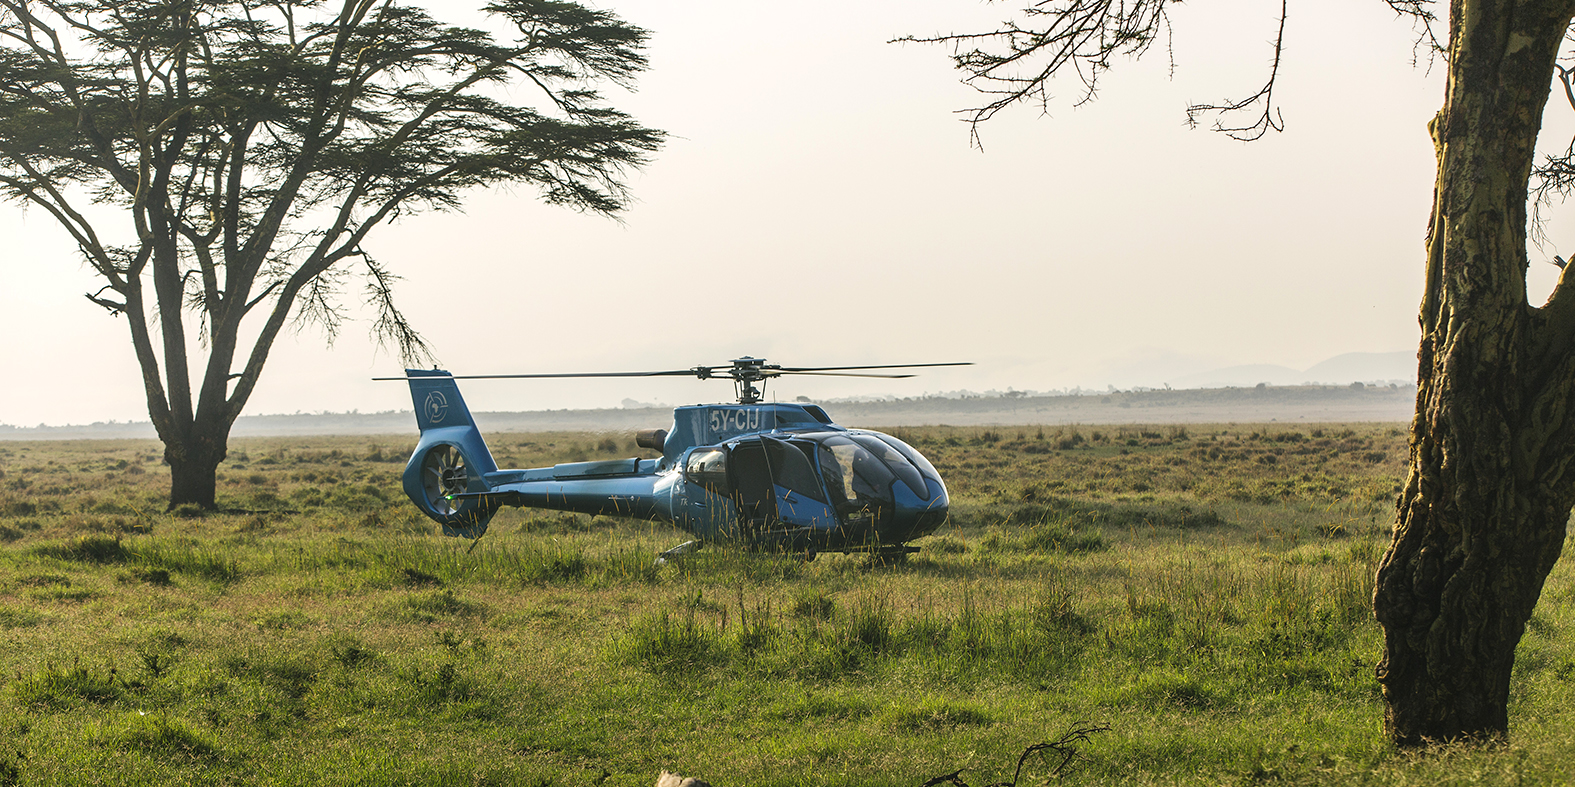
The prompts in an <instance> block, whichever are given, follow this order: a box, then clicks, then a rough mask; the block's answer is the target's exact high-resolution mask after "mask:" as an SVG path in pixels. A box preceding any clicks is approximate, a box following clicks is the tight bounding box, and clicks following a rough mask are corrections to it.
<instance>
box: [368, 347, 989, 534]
mask: <svg viewBox="0 0 1575 787" xmlns="http://www.w3.org/2000/svg"><path fill="white" fill-rule="evenodd" d="M967 365H969V364H966V363H928V364H892V365H879V366H821V367H784V366H780V365H777V364H770V363H767V362H766V360H765V359H763V358H752V357H749V356H744V357H742V358H737V359H734V360H733V361H732V362H731V363H729V364H728V365H723V366H696V367H692V368H690V369H677V370H668V371H656V372H599V373H584V374H498V375H466V376H456V375H454V374H451V373H450V372H447V371H444V370H442V369H431V370H425V369H406V370H405V376H403V377H379V378H374V379H377V380H404V381H406V382H408V383H409V385H410V396H411V400H412V402H413V403H414V405H415V413H416V425H417V426H418V427H419V428H420V431H421V438H420V441H419V442H418V443H417V444H416V449H415V451H414V452H413V453H412V454H411V456H410V461H409V463H408V464H407V465H406V467H405V472H404V476H403V484H404V490H405V494H406V495H407V496H409V497H410V500H411V502H413V503H415V505H416V507H417V508H418V509H419V510H420V511H421V512H422V513H423V514H426V515H427V516H428V517H429V518H431V519H432V520H433V521H435V522H437V523H438V524H439V525H441V526H442V528H443V533H444V535H447V536H455V537H464V538H470V539H476V538H480V537H481V536H482V534H484V533H486V532H487V523H488V521H489V520H491V518H492V516H493V514H495V513H496V512H497V511H498V509H500V508H502V507H503V506H520V507H528V508H544V509H550V510H555V511H571V512H577V513H582V514H591V515H616V516H625V517H635V518H640V519H648V520H652V521H662V522H668V523H671V524H673V525H675V526H677V527H678V528H680V529H682V530H684V531H687V532H688V533H690V534H692V535H693V536H694V537H695V538H694V539H693V540H690V541H686V542H684V543H682V544H680V545H678V546H677V547H674V548H673V549H670V550H667V551H666V552H663V553H662V555H661V557H660V558H659V561H660V562H665V561H666V559H668V558H672V557H676V556H678V555H681V554H684V553H686V552H689V551H691V550H693V549H696V548H698V547H699V546H701V545H702V544H704V543H706V542H731V543H736V544H741V545H743V546H745V547H747V548H750V549H754V550H769V551H779V552H794V553H799V554H802V555H804V556H805V557H806V559H813V558H814V556H815V554H816V553H817V552H842V553H844V554H848V553H860V552H862V553H869V554H871V555H873V556H875V557H877V558H879V559H898V560H900V559H905V558H906V557H907V556H908V555H909V554H912V553H915V552H917V551H918V547H915V546H911V545H909V544H908V542H910V541H913V540H914V539H917V538H919V537H921V536H925V535H928V534H930V533H933V532H934V531H935V529H936V528H937V527H939V526H940V525H941V523H942V522H944V521H945V520H946V512H947V507H948V505H949V498H948V497H947V494H946V484H945V482H944V481H942V480H941V476H940V473H938V472H936V470H935V466H934V465H932V464H930V462H929V460H927V459H925V458H924V456H923V455H922V454H920V453H919V452H918V451H916V450H914V449H913V448H912V447H911V446H909V445H908V444H906V443H904V442H903V441H901V440H899V439H897V438H895V437H892V436H891V435H888V434H883V433H881V432H876V431H871V430H866V429H851V428H848V427H844V426H840V425H838V424H836V423H834V422H833V421H832V420H831V417H830V416H829V415H827V413H826V411H825V410H824V409H822V408H821V407H820V406H819V405H816V404H811V403H805V402H766V401H765V385H766V382H767V381H768V380H772V379H775V378H777V377H780V376H783V375H823V376H848V377H879V378H889V379H897V378H906V377H912V376H914V375H912V374H889V373H871V371H872V370H887V369H910V368H915V367H931V366H967ZM689 375H693V376H695V377H697V378H699V379H702V380H707V379H719V378H728V379H731V380H732V381H733V385H734V391H735V393H736V395H737V399H738V401H737V403H736V404H702V405H690V406H684V407H678V408H676V409H674V410H673V422H672V425H671V427H670V428H668V429H644V430H641V431H640V432H638V433H637V435H636V439H635V443H636V445H638V446H639V447H641V448H649V449H652V450H656V451H660V452H661V457H660V458H657V459H641V458H639V457H634V458H630V459H611V460H602V461H591V462H569V463H564V464H557V465H553V466H552V467H540V468H532V469H525V470H502V469H499V468H498V466H497V463H496V462H495V461H494V460H493V458H492V453H491V452H490V451H489V450H488V448H487V444H486V441H485V440H483V439H482V436H481V431H480V430H479V429H478V428H477V427H476V422H475V420H474V419H473V418H472V417H471V414H470V410H469V409H468V408H467V407H466V406H465V400H464V399H463V398H462V397H461V396H460V393H459V386H458V383H457V382H456V381H457V380H478V379H512V378H538V379H539V378H566V377H670V376H689Z"/></svg>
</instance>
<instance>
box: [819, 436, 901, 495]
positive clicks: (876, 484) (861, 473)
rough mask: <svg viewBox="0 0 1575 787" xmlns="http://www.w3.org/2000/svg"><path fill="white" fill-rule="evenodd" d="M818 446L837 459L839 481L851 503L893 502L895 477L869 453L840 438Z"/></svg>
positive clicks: (826, 441)
mask: <svg viewBox="0 0 1575 787" xmlns="http://www.w3.org/2000/svg"><path fill="white" fill-rule="evenodd" d="M821 442H822V443H823V444H824V445H825V446H826V447H827V448H830V449H831V454H832V456H834V457H836V460H837V464H838V465H839V466H840V467H841V468H842V478H843V480H844V481H845V482H846V483H847V491H846V493H847V495H848V498H849V500H850V501H851V502H854V503H858V502H860V501H862V500H884V501H886V502H888V503H890V502H892V496H891V483H892V481H894V480H896V476H894V475H892V472H891V471H890V470H888V469H886V465H884V464H882V463H881V461H880V459H878V458H876V456H875V455H874V454H872V453H870V451H869V449H867V448H865V447H864V446H861V445H859V444H858V443H855V442H853V441H852V440H849V439H848V438H847V437H845V436H843V435H840V434H839V435H832V436H829V437H825V438H823V439H821Z"/></svg>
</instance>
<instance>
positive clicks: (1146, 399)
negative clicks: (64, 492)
mask: <svg viewBox="0 0 1575 787" xmlns="http://www.w3.org/2000/svg"><path fill="white" fill-rule="evenodd" d="M1415 399H1416V389H1415V388H1414V387H1412V386H1402V385H1384V386H1368V385H1362V386H1360V387H1353V386H1351V385H1339V386H1300V385H1298V386H1274V385H1266V386H1264V387H1262V388H1258V387H1256V386H1243V387H1229V388H1212V389H1176V390H1158V391H1154V390H1148V391H1117V392H1112V393H1108V394H1094V395H1081V396H991V397H969V398H960V399H947V398H940V397H920V398H912V399H891V400H884V401H873V402H827V403H825V407H826V410H827V411H828V412H830V413H831V417H832V418H834V419H836V421H837V423H840V424H843V425H846V426H926V425H935V424H951V425H955V426H989V425H1000V426H1019V425H1024V426H1025V425H1033V424H1046V425H1055V424H1090V425H1092V424H1188V423H1269V422H1271V421H1278V422H1301V423H1331V422H1362V421H1395V422H1403V421H1409V420H1410V418H1411V413H1412V409H1413V407H1414V406H1415ZM476 423H477V424H478V425H479V426H480V427H481V429H482V431H483V432H546V431H575V432H625V433H626V432H632V431H635V430H637V429H643V428H647V427H665V426H667V425H668V424H670V423H672V411H671V410H669V409H666V408H634V409H607V410H544V411H534V412H518V413H508V412H484V413H476ZM415 432H416V423H415V417H414V416H413V415H412V414H411V413H410V411H408V410H407V411H390V412H382V413H323V414H318V415H253V416H243V417H241V418H240V419H239V420H237V421H236V422H235V429H234V431H233V432H232V435H233V436H235V437H266V436H287V435H330V434H334V435H374V434H387V435H414V434H415ZM154 437H155V435H154V432H153V426H152V424H149V423H147V422H130V423H99V424H89V425H86V426H44V427H27V428H22V427H14V426H4V425H0V440H73V439H146V440H151V439H154Z"/></svg>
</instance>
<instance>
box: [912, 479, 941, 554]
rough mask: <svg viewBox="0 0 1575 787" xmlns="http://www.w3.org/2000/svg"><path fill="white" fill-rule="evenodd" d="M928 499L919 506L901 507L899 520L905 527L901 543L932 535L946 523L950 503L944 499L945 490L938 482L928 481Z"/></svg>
mask: <svg viewBox="0 0 1575 787" xmlns="http://www.w3.org/2000/svg"><path fill="white" fill-rule="evenodd" d="M930 485H931V486H930V499H929V500H928V501H925V502H924V503H922V504H920V505H915V506H903V507H902V510H901V512H900V513H901V518H902V519H903V520H904V522H903V523H904V524H905V525H907V531H908V532H907V535H906V536H905V537H904V538H903V539H902V540H903V541H911V540H913V539H915V538H919V537H921V536H927V535H929V534H931V533H934V532H935V531H936V529H937V528H939V527H940V526H941V525H942V524H944V523H945V522H946V512H947V510H948V508H949V507H950V501H949V500H948V499H947V497H946V488H945V486H943V485H941V484H940V483H939V482H938V481H936V480H933V479H931V480H930Z"/></svg>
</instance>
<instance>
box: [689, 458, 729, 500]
mask: <svg viewBox="0 0 1575 787" xmlns="http://www.w3.org/2000/svg"><path fill="white" fill-rule="evenodd" d="M684 476H685V477H686V478H688V479H689V481H690V482H692V483H696V484H699V485H701V486H703V487H705V488H707V489H709V490H711V491H713V492H721V493H724V494H725V493H726V490H727V454H726V453H725V452H723V451H722V449H720V448H697V449H695V451H694V453H691V454H690V455H689V461H688V463H686V464H685V465H684Z"/></svg>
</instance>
